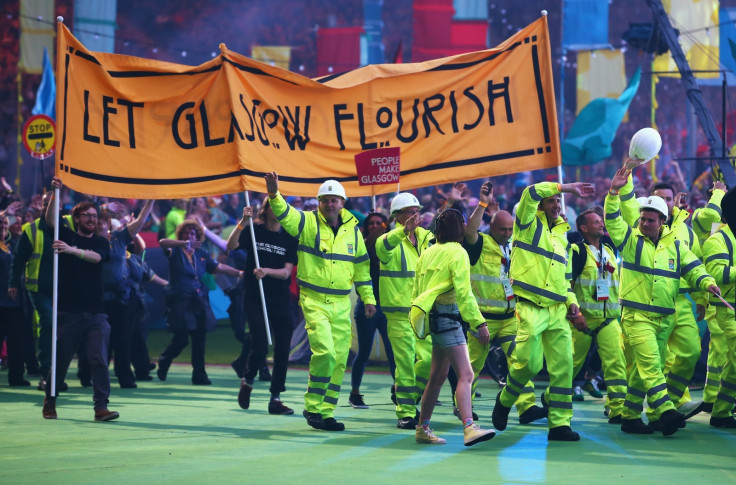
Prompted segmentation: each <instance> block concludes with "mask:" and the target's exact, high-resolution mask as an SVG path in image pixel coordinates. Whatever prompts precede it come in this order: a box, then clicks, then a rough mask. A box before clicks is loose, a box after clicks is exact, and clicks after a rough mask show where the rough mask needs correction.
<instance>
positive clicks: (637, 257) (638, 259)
mask: <svg viewBox="0 0 736 485" xmlns="http://www.w3.org/2000/svg"><path fill="white" fill-rule="evenodd" d="M643 251H644V238H643V237H640V238H639V239H638V240H637V241H636V254H635V256H634V265H636V266H641V253H642V252H643ZM624 264H626V263H624Z"/></svg>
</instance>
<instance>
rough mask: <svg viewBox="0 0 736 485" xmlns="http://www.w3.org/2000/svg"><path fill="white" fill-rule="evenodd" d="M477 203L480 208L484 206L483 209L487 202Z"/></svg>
mask: <svg viewBox="0 0 736 485" xmlns="http://www.w3.org/2000/svg"><path fill="white" fill-rule="evenodd" d="M478 205H479V206H480V207H482V208H484V209H485V208H486V207H488V202H478Z"/></svg>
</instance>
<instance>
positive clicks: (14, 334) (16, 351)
mask: <svg viewBox="0 0 736 485" xmlns="http://www.w3.org/2000/svg"><path fill="white" fill-rule="evenodd" d="M22 310H23V309H22V308H21V307H20V306H16V307H4V306H0V313H2V315H3V316H2V317H0V346H2V342H3V339H4V340H5V343H6V344H7V349H8V384H10V385H11V386H12V385H17V384H20V383H21V381H23V350H24V349H23V338H22V335H23V333H22V332H23V321H22Z"/></svg>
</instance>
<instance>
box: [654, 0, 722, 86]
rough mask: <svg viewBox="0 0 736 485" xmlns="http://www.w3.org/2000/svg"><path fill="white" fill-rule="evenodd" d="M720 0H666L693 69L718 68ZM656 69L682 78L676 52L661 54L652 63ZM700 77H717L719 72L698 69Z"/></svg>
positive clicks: (666, 7)
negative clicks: (675, 59)
mask: <svg viewBox="0 0 736 485" xmlns="http://www.w3.org/2000/svg"><path fill="white" fill-rule="evenodd" d="M718 3H719V2H718V0H662V5H663V6H664V9H665V11H666V12H667V13H669V15H670V19H671V23H672V27H674V28H675V29H677V30H679V31H680V36H679V38H678V40H679V41H680V45H681V46H682V50H683V52H684V53H685V58H686V59H687V62H688V63H689V64H690V69H692V70H693V71H713V70H715V71H718V70H719V69H720V68H721V67H720V65H719V36H720V34H719V28H718ZM652 71H655V72H661V73H669V72H672V74H659V75H660V76H663V77H680V74H679V72H678V69H677V64H675V61H674V60H673V59H672V54H671V53H670V52H667V53H666V54H662V55H661V56H657V57H656V58H655V59H654V62H653V63H652ZM693 75H694V76H695V77H698V78H703V79H706V78H716V77H719V75H720V74H719V73H718V72H694V73H693Z"/></svg>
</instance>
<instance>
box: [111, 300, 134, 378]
mask: <svg viewBox="0 0 736 485" xmlns="http://www.w3.org/2000/svg"><path fill="white" fill-rule="evenodd" d="M105 313H107V321H108V322H109V323H110V354H111V355H113V356H114V357H113V359H114V362H115V364H114V369H115V375H116V376H117V377H118V382H120V384H121V385H125V384H133V383H135V377H134V376H133V372H131V370H130V347H131V343H132V341H133V324H132V321H131V319H130V313H131V307H130V304H129V303H128V302H120V301H117V300H111V301H106V302H105ZM108 360H110V359H108Z"/></svg>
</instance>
